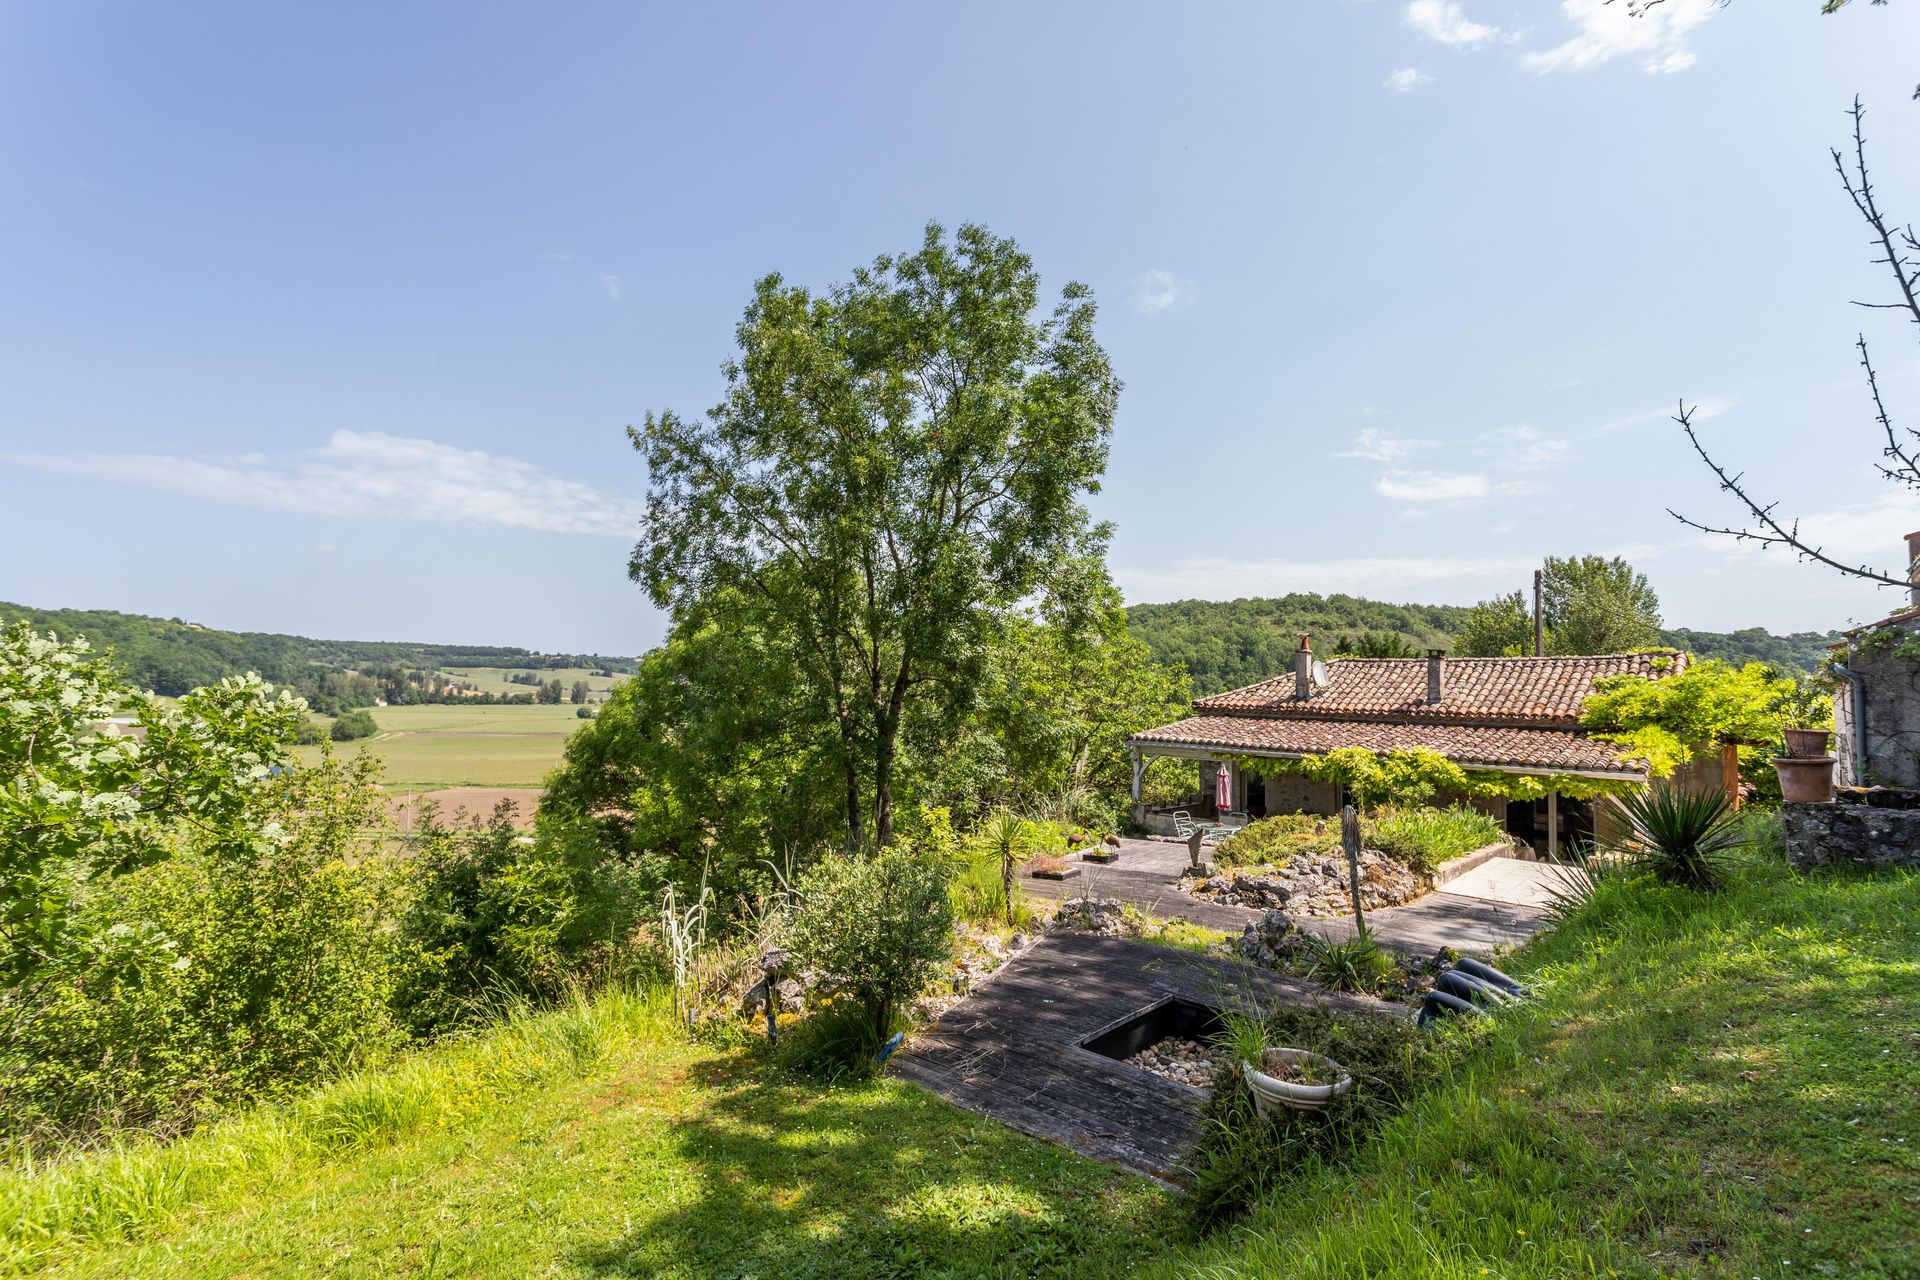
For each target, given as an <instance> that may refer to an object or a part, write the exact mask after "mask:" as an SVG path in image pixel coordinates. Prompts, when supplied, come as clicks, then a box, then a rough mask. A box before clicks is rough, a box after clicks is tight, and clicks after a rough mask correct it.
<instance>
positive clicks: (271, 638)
mask: <svg viewBox="0 0 1920 1280" xmlns="http://www.w3.org/2000/svg"><path fill="white" fill-rule="evenodd" d="M6 622H25V623H26V624H27V625H29V626H30V627H32V628H34V629H35V630H36V631H41V632H53V633H56V634H58V635H60V636H62V637H67V636H83V637H85V638H86V640H87V641H88V642H89V643H91V644H92V645H93V646H94V648H95V649H96V650H111V651H112V653H113V657H114V660H115V661H116V662H117V663H118V664H119V665H120V668H121V669H122V670H123V671H124V672H125V673H126V676H127V678H128V680H130V681H131V682H132V683H133V684H134V685H135V686H136V687H138V688H141V689H145V690H147V691H149V692H151V693H158V694H163V695H165V696H167V697H170V698H177V697H180V696H182V695H184V694H186V693H187V692H188V691H189V690H192V689H199V688H205V687H207V686H209V685H214V684H217V683H219V682H220V681H221V680H223V679H227V678H229V677H232V676H240V675H245V674H246V673H248V672H254V673H256V674H258V675H259V676H260V678H261V679H263V680H267V681H269V682H271V683H273V684H275V685H280V686H283V687H285V688H289V689H292V690H294V691H295V692H296V693H298V694H299V695H300V696H301V697H303V698H305V699H306V700H307V702H308V704H309V705H310V706H311V707H312V708H313V709H314V710H315V711H319V712H321V713H323V714H326V715H337V714H339V713H340V712H342V711H345V710H347V709H349V708H351V707H369V706H372V705H374V703H375V702H376V701H384V702H388V703H402V704H404V703H431V702H459V703H467V704H476V705H484V704H487V703H496V702H499V703H506V702H532V701H535V700H536V697H537V695H535V694H533V693H527V694H506V693H492V692H481V693H464V692H461V691H459V690H458V689H457V688H456V687H455V686H457V685H458V684H460V683H462V682H459V681H457V680H453V679H450V678H448V677H446V676H443V675H441V674H440V669H441V668H443V667H518V668H526V669H529V670H565V669H572V668H582V667H584V668H589V669H592V670H595V671H598V672H601V673H603V674H607V675H613V674H622V675H625V674H631V673H632V671H633V669H634V665H635V660H634V659H633V658H629V657H611V656H607V655H604V654H540V653H534V652H532V651H531V650H527V649H521V648H514V647H509V646H500V645H430V644H410V643H405V642H400V641H383V640H316V639H312V638H309V637H307V636H294V635H279V634H274V633H269V632H257V631H220V630H216V629H214V628H211V627H200V626H195V625H193V624H191V623H186V622H182V621H181V620H179V619H178V618H155V617H148V616H146V615H142V614H134V613H120V612H117V611H114V610H110V609H35V608H30V607H28V606H26V605H21V604H11V603H7V602H5V601H0V623H6ZM536 683H544V682H543V681H536Z"/></svg>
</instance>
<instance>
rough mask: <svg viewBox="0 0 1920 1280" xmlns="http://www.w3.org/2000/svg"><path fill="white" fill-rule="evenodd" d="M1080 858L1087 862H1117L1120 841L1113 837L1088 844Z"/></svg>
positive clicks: (1118, 859)
mask: <svg viewBox="0 0 1920 1280" xmlns="http://www.w3.org/2000/svg"><path fill="white" fill-rule="evenodd" d="M1080 856H1081V857H1082V858H1085V859H1086V860H1087V861H1088V862H1118V861H1120V841H1119V840H1117V839H1115V838H1114V837H1113V836H1107V837H1105V838H1104V839H1101V840H1096V841H1094V842H1093V843H1091V844H1089V845H1088V846H1087V851H1086V852H1085V853H1083V854H1081V855H1080Z"/></svg>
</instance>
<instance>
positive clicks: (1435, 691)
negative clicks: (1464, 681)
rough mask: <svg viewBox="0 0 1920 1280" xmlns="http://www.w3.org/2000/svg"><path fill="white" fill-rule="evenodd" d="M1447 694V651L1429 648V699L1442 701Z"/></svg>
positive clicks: (1434, 701)
mask: <svg viewBox="0 0 1920 1280" xmlns="http://www.w3.org/2000/svg"><path fill="white" fill-rule="evenodd" d="M1446 696H1447V651H1446V650H1445V649H1429V650H1427V701H1428V702H1429V703H1440V702H1443V701H1445V700H1446Z"/></svg>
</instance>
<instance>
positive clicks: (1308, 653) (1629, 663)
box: [1127, 636, 1687, 852]
mask: <svg viewBox="0 0 1920 1280" xmlns="http://www.w3.org/2000/svg"><path fill="white" fill-rule="evenodd" d="M1686 664H1687V655H1685V654H1683V653H1678V652H1674V651H1671V650H1663V651H1657V652H1650V653H1631V654H1611V655H1602V656H1596V657H1543V658H1448V657H1447V656H1446V654H1445V653H1444V652H1443V651H1441V650H1430V651H1429V653H1428V656H1427V657H1426V658H1335V659H1333V660H1331V661H1329V662H1325V663H1319V662H1315V661H1314V658H1313V652H1312V645H1311V641H1310V638H1309V637H1307V636H1302V637H1301V638H1300V648H1299V650H1298V652H1297V653H1296V654H1295V657H1294V667H1295V669H1294V671H1293V672H1292V673H1291V674H1289V675H1285V676H1280V677H1276V678H1274V679H1270V680H1265V681H1262V682H1261V683H1259V684H1255V685H1249V686H1247V687H1246V688H1244V689H1234V690H1231V691H1229V692H1227V693H1220V694H1215V695H1213V696H1211V697H1207V698H1201V699H1200V700H1198V701H1197V702H1195V703H1194V707H1193V711H1194V714H1193V715H1191V716H1189V717H1188V718H1186V719H1185V720H1181V721H1178V722H1176V723H1174V724H1167V725H1161V726H1159V727H1158V728H1154V729H1148V730H1146V731H1145V732H1142V733H1138V734H1135V735H1134V736H1133V737H1132V738H1131V739H1129V740H1128V744H1127V745H1128V748H1129V750H1130V751H1131V753H1132V756H1133V763H1134V770H1133V778H1134V788H1133V816H1134V821H1135V822H1136V823H1138V824H1140V825H1142V826H1145V827H1147V828H1148V829H1149V830H1159V829H1162V828H1165V829H1166V830H1169V831H1170V830H1171V829H1172V819H1171V816H1170V814H1171V811H1172V809H1173V808H1174V807H1175V806H1171V805H1168V806H1161V807H1159V808H1158V809H1157V810H1156V809H1150V808H1149V807H1148V806H1147V805H1145V804H1144V803H1143V801H1142V796H1141V778H1142V774H1143V772H1144V770H1145V767H1146V761H1147V760H1148V759H1150V758H1152V757H1156V756H1173V757H1177V758H1181V759H1188V760H1193V761H1196V762H1197V779H1196V780H1197V782H1198V783H1199V786H1198V789H1197V793H1196V796H1195V798H1194V799H1193V800H1191V801H1188V802H1186V803H1185V804H1184V805H1182V806H1179V807H1183V808H1187V809H1188V810H1189V811H1190V812H1192V814H1193V816H1194V817H1195V818H1197V819H1198V818H1204V817H1212V816H1215V814H1216V807H1215V805H1214V804H1213V795H1214V778H1215V775H1216V774H1217V772H1218V770H1219V768H1220V761H1221V760H1222V759H1223V758H1224V757H1232V758H1234V759H1237V760H1239V761H1241V762H1243V764H1242V768H1240V769H1236V770H1233V771H1232V776H1231V778H1230V786H1231V800H1232V803H1231V806H1230V807H1231V808H1232V809H1236V810H1239V811H1242V812H1244V813H1246V814H1247V815H1248V816H1249V817H1261V816H1264V815H1266V814H1279V813H1337V812H1339V810H1340V806H1341V804H1342V803H1343V800H1344V797H1343V796H1342V795H1341V793H1340V792H1341V789H1340V787H1339V785H1338V784H1337V783H1334V782H1331V781H1321V780H1317V779H1312V778H1307V777H1304V776H1302V775H1301V774H1298V773H1294V772H1290V771H1286V770H1283V769H1275V770H1274V771H1273V772H1272V773H1264V774H1263V773H1260V772H1256V771H1254V770H1253V769H1252V768H1250V767H1248V766H1246V765H1245V763H1244V762H1246V761H1248V760H1258V759H1263V758H1264V759H1271V760H1274V761H1275V762H1276V763H1278V762H1280V761H1285V760H1298V759H1300V758H1302V757H1303V756H1308V755H1321V754H1324V753H1326V752H1328V751H1332V750H1335V749H1337V748H1341V747H1364V748H1366V749H1368V750H1370V751H1381V752H1384V751H1391V750H1394V749H1396V748H1398V749H1406V748H1414V747H1424V748H1427V749H1430V750H1433V751H1436V752H1438V753H1439V754H1441V755H1443V756H1445V757H1446V758H1447V759H1449V760H1451V761H1453V762H1454V763H1455V764H1457V765H1459V766H1460V767H1462V768H1463V769H1472V770H1476V771H1485V772H1491V773H1508V774H1516V775H1521V776H1532V777H1549V776H1555V775H1558V776H1562V777H1576V778H1591V779H1595V780H1597V781H1607V782H1644V781H1646V778H1647V772H1646V768H1645V766H1644V764H1642V763H1641V762H1639V761H1634V760H1629V759H1624V758H1622V757H1621V755H1620V754H1619V749H1618V748H1617V747H1615V746H1614V745H1613V744H1611V743H1606V742H1598V741H1595V740H1594V739H1592V738H1590V737H1588V736H1587V734H1586V733H1585V732H1584V731H1583V730H1582V729H1581V727H1580V712H1581V708H1582V705H1583V704H1584V703H1585V701H1586V699H1587V697H1588V696H1589V695H1590V694H1592V692H1593V686H1594V683H1595V682H1596V681H1598V680H1601V679H1603V678H1605V677H1608V676H1618V675H1638V676H1642V677H1645V678H1646V679H1649V680H1656V679H1661V678H1664V677H1665V676H1668V675H1672V674H1675V673H1678V672H1680V671H1683V670H1685V668H1686ZM1470 803H1472V804H1473V805H1474V807H1476V808H1479V809H1481V810H1483V811H1485V812H1487V813H1489V814H1491V815H1492V816H1493V817H1495V818H1496V819H1498V820H1499V821H1501V822H1502V823H1503V824H1504V825H1505V826H1506V828H1507V830H1508V831H1509V832H1511V833H1512V834H1513V835H1514V836H1516V837H1517V838H1519V839H1521V840H1523V841H1527V842H1529V843H1533V844H1536V845H1538V846H1539V847H1541V848H1542V849H1543V850H1546V851H1549V852H1554V851H1557V848H1558V846H1559V845H1560V844H1562V843H1564V842H1566V841H1569V840H1578V839H1588V838H1591V837H1592V835H1593V834H1594V829H1595V824H1596V822H1597V821H1598V820H1599V818H1598V815H1596V813H1595V811H1594V806H1593V805H1591V804H1588V803H1585V802H1582V801H1578V800H1573V799H1571V798H1567V797H1562V796H1560V795H1558V794H1549V795H1548V796H1547V798H1546V799H1544V800H1541V801H1537V802H1532V801H1508V800H1504V799H1494V800H1484V799H1476V800H1473V801H1471V802H1470Z"/></svg>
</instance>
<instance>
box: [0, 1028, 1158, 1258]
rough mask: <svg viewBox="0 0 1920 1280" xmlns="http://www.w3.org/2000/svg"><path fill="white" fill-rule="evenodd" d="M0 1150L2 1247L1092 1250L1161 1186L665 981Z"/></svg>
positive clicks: (561, 1253) (428, 1252)
mask: <svg viewBox="0 0 1920 1280" xmlns="http://www.w3.org/2000/svg"><path fill="white" fill-rule="evenodd" d="M32 1181H33V1180H31V1179H23V1178H21V1177H20V1176H19V1175H18V1174H15V1175H13V1176H12V1177H11V1179H8V1178H6V1177H4V1176H0V1210H4V1211H6V1212H7V1214H8V1216H9V1217H11V1218H13V1219H14V1220H15V1221H16V1222H18V1223H20V1224H22V1226H24V1227H25V1229H24V1230H23V1229H21V1227H9V1228H7V1229H6V1239H7V1243H8V1245H9V1250H10V1251H9V1255H8V1256H9V1261H10V1263H11V1270H12V1271H13V1272H14V1273H15V1274H26V1273H34V1274H40V1275H45V1276H65V1277H78V1276H94V1277H124V1276H140V1277H216V1276H220V1277H225V1276H235V1275H246V1276H252V1277H275V1276H314V1275H326V1276H337V1277H381V1276H420V1277H427V1276H435V1277H444V1276H580V1277H588V1276H610V1275H618V1276H657V1277H663V1278H666V1280H678V1278H686V1280H692V1278H694V1277H718V1276H766V1277H808V1276H817V1277H849V1278H852V1280H859V1278H862V1277H895V1276H952V1277H960V1276H1008V1277H1012V1276H1107V1275H1123V1274H1126V1272H1127V1270H1128V1269H1129V1267H1130V1265H1131V1263H1132V1261H1133V1260H1134V1259H1137V1258H1140V1257H1145V1256H1151V1255H1152V1254H1153V1253H1154V1252H1156V1251H1157V1250H1158V1249H1159V1248H1161V1247H1162V1246H1161V1245H1160V1244H1159V1243H1158V1240H1159V1237H1160V1235H1161V1234H1162V1233H1161V1232H1160V1231H1159V1230H1157V1228H1159V1227H1162V1226H1164V1225H1165V1223H1166V1222H1167V1220H1168V1218H1169V1205H1168V1196H1167V1194H1166V1193H1165V1192H1164V1191H1162V1190H1161V1189H1159V1188H1157V1187H1155V1186H1154V1185H1153V1184H1150V1183H1147V1182H1144V1181H1142V1180H1139V1179H1134V1178H1130V1177H1127V1176H1125V1175H1121V1174H1116V1173H1113V1172H1111V1171H1109V1170H1107V1169H1104V1168H1102V1167H1100V1166H1098V1165H1094V1164H1091V1163H1089V1162H1087V1161H1084V1160H1081V1159H1079V1158H1078V1157H1076V1156H1073V1155H1071V1154H1069V1153H1067V1152H1064V1151H1062V1150H1060V1149H1058V1148H1055V1147H1051V1146H1048V1145H1046V1144H1044V1143H1041V1142H1038V1141H1035V1140H1033V1139H1029V1138H1025V1137H1022V1136H1020V1135H1018V1134H1015V1133H1013V1132H1012V1131H1010V1130H1007V1129H1004V1128H1002V1127H1001V1126H999V1125H998V1124H996V1123H994V1122H992V1121H989V1120H985V1119H981V1118H979V1117H976V1116H972V1115H969V1114H967V1113H965V1112H962V1111H958V1110H956V1109H955V1108H953V1107H950V1106H948V1105H947V1104H946V1103H944V1102H941V1101H939V1100H938V1099H936V1098H934V1097H933V1096H932V1095H930V1094H927V1093H925V1092H923V1091H921V1090H919V1089H917V1088H914V1087H913V1086H910V1085H904V1084H898V1083H891V1082H883V1083H881V1084H878V1085H875V1086H870V1087H862V1088H856V1089H832V1088H827V1087H824V1086H819V1085H813V1084H802V1083H798V1082H794V1081H790V1080H784V1079H776V1078H771V1077H770V1076H769V1074H768V1072H767V1071H766V1069H765V1068H764V1066H763V1064H762V1062H761V1061H760V1060H759V1058H758V1055H755V1054H753V1053H751V1052H749V1051H747V1050H733V1051H725V1050H719V1049H714V1048H708V1047H701V1046H696V1045H692V1044H689V1043H687V1042H686V1040H685V1039H684V1038H683V1037H682V1036H680V1035H678V1034H677V1033H676V1031H675V1029H674V1028H673V1027H671V1026H670V1025H669V1022H668V1019H667V1017H666V1016H665V1012H664V1008H663V1003H662V1002H661V1001H660V1000H659V999H658V998H657V997H647V996H626V995H617V996H612V997H602V998H601V999H599V1000H597V1001H594V1002H592V1003H591V1004H584V1005H581V1006H578V1007H576V1008H574V1009H570V1010H563V1011H561V1012H559V1013H556V1014H549V1015H545V1016H543V1017H537V1018H527V1019H522V1020H520V1021H519V1022H518V1023H517V1024H515V1025H512V1026H509V1027H508V1028H506V1029H505V1030H503V1031H501V1032H497V1033H495V1034H493V1035H491V1036H489V1037H487V1038H486V1039H485V1040H483V1041H481V1042H479V1043H478V1044H475V1045H469V1046H455V1047H452V1048H450V1049H443V1050H437V1051H433V1052H429V1053H426V1054H423V1055H421V1056H420V1057H419V1058H418V1059H417V1060H415V1061H414V1062H412V1063H411V1064H409V1065H408V1066H407V1067H405V1068H403V1069H401V1070H398V1071H394V1072H390V1073H386V1074H382V1075H378V1076H370V1077H365V1078H363V1079H361V1080H359V1081H356V1082H348V1083H346V1084H343V1085H340V1086H335V1087H334V1088H332V1089H329V1090H323V1091H320V1092H319V1093H318V1094H316V1095H315V1096H314V1097H313V1098H311V1099H308V1100H305V1101H303V1102H302V1103H300V1104H297V1105H295V1106H294V1107H291V1108H289V1109H286V1110H285V1111H278V1112H262V1113H259V1114H257V1115H256V1116H254V1117H252V1118H249V1119H247V1120H245V1121H242V1122H240V1123H238V1124H235V1125H232V1126H229V1127H228V1128H226V1129H224V1130H212V1131H208V1132H204V1133H202V1134H199V1135H196V1136H194V1137H192V1138H189V1139H187V1140H185V1141H184V1142H182V1143H180V1144H178V1145H177V1146H176V1147H175V1148H173V1149H171V1151H167V1150H161V1149H152V1148H149V1149H146V1150H143V1151H140V1152H136V1153H134V1154H131V1155H125V1156H121V1157H118V1158H110V1157H90V1158H87V1159H83V1160H81V1161H77V1162H76V1163H75V1164H74V1165H73V1166H71V1167H70V1168H68V1169H67V1170H66V1171H65V1175H64V1179H58V1178H55V1177H53V1176H52V1175H43V1176H42V1178H41V1179H40V1186H39V1188H38V1190H37V1192H36V1190H35V1188H34V1187H33V1186H32Z"/></svg>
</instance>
